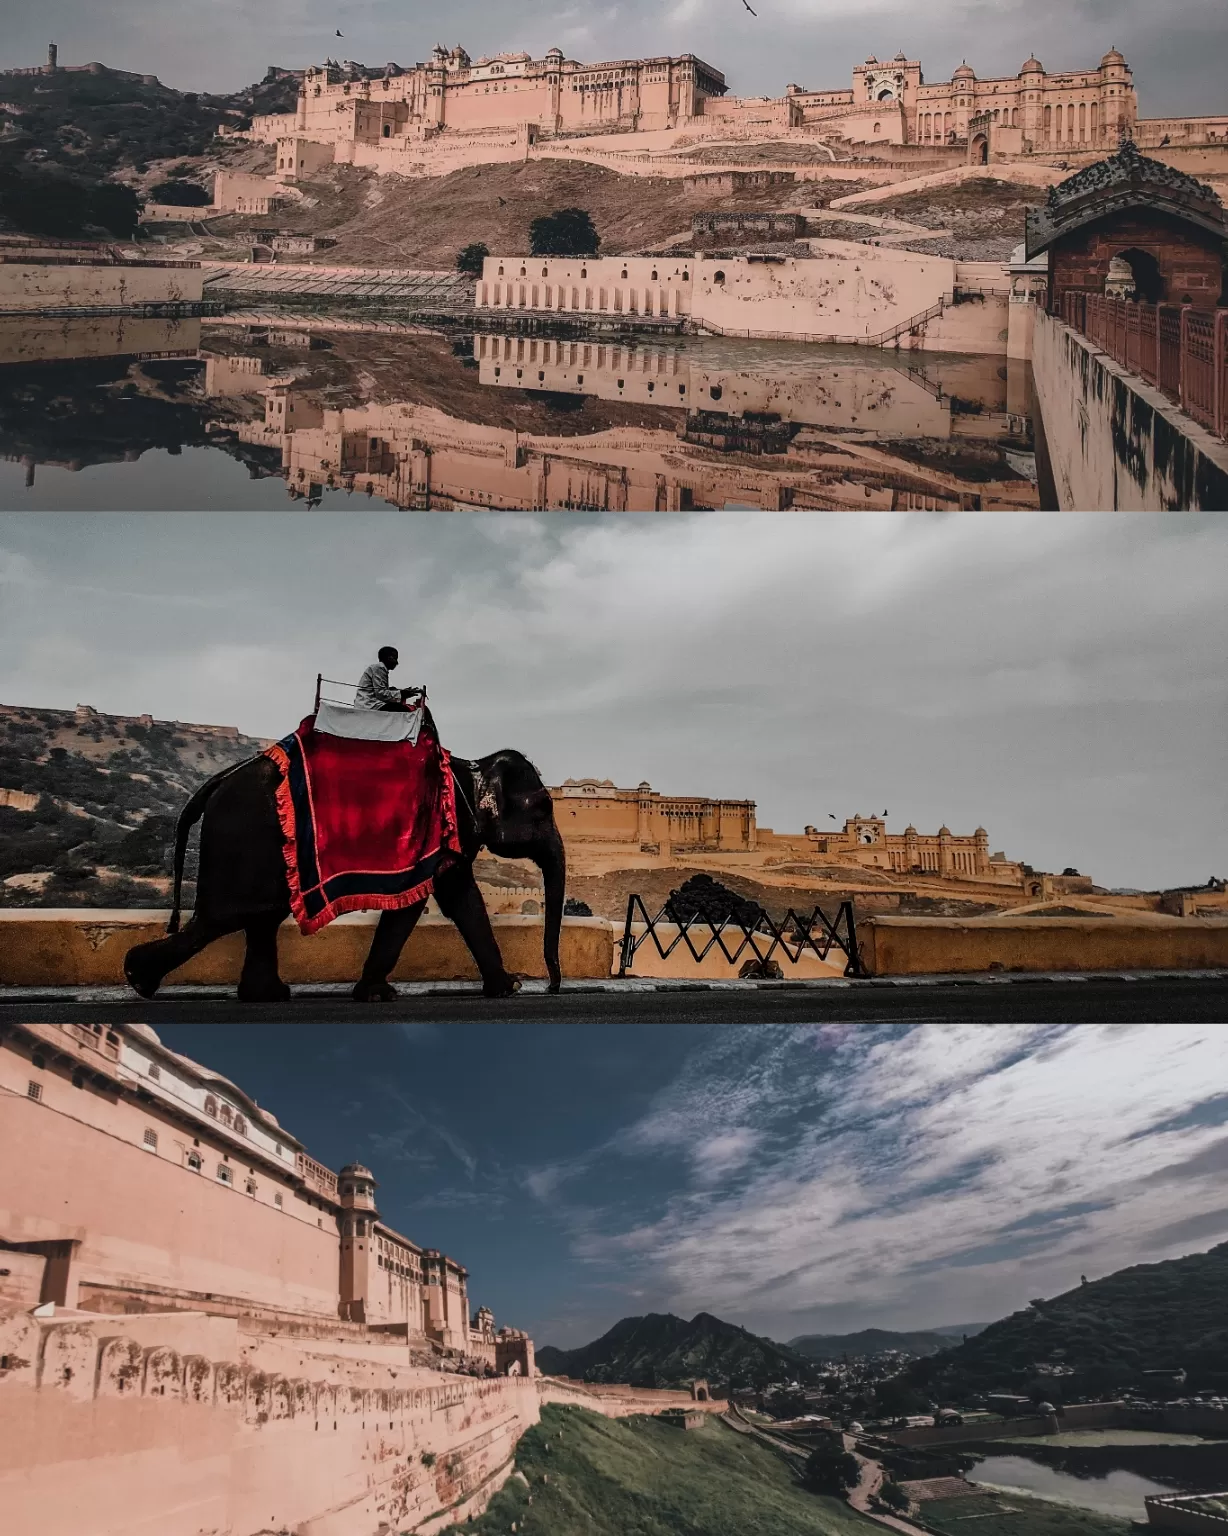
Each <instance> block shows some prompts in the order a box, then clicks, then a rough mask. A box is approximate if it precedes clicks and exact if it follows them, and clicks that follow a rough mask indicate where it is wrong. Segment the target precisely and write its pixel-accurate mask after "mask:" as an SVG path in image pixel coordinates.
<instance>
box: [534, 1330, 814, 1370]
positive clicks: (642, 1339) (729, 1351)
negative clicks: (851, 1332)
mask: <svg viewBox="0 0 1228 1536" xmlns="http://www.w3.org/2000/svg"><path fill="white" fill-rule="evenodd" d="M537 1363H538V1365H539V1366H540V1368H541V1369H542V1370H543V1371H544V1372H545V1373H546V1374H547V1375H551V1376H572V1377H575V1378H576V1379H577V1380H581V1381H611V1382H629V1383H631V1384H632V1385H633V1386H648V1387H654V1386H655V1387H685V1386H687V1385H689V1384H690V1382H692V1381H693V1380H695V1378H696V1377H704V1378H706V1379H707V1380H708V1381H709V1382H710V1383H711V1384H712V1386H713V1388H714V1389H718V1388H719V1389H724V1388H725V1387H727V1386H753V1387H760V1386H765V1385H767V1384H768V1383H769V1382H774V1381H796V1380H804V1379H808V1378H810V1377H812V1376H813V1375H814V1369H815V1368H814V1366H813V1364H812V1363H811V1362H810V1361H809V1360H806V1359H804V1358H803V1357H802V1356H801V1355H798V1354H795V1353H794V1352H793V1351H792V1350H791V1349H788V1348H786V1347H785V1346H784V1345H783V1344H775V1343H773V1342H772V1340H771V1339H762V1338H759V1337H757V1336H756V1335H755V1334H753V1333H748V1332H747V1331H746V1329H745V1328H736V1327H735V1326H734V1325H733V1324H732V1323H725V1322H722V1321H721V1319H720V1318H719V1317H713V1316H712V1314H711V1313H710V1312H699V1313H697V1314H696V1316H694V1317H693V1318H692V1319H691V1321H690V1322H689V1323H688V1322H687V1321H686V1320H685V1319H684V1318H681V1317H675V1316H674V1315H673V1313H671V1312H650V1313H648V1315H647V1316H646V1317H624V1318H622V1319H621V1320H620V1321H619V1322H617V1323H615V1324H614V1326H613V1328H611V1329H610V1331H609V1332H608V1333H604V1334H602V1336H601V1338H599V1339H594V1340H593V1342H592V1343H591V1344H585V1345H582V1346H581V1347H580V1348H579V1349H555V1348H554V1347H553V1345H550V1344H547V1345H545V1346H543V1348H541V1349H539V1350H538V1351H537Z"/></svg>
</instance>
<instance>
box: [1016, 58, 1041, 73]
mask: <svg viewBox="0 0 1228 1536" xmlns="http://www.w3.org/2000/svg"><path fill="white" fill-rule="evenodd" d="M1044 72H1045V66H1044V65H1043V64H1042V63H1041V62H1040V60H1039V59H1038V58H1037V57H1036V55H1035V54H1033V55H1032V57H1031V58H1030V59H1025V60H1024V64H1023V68H1022V69H1021V70H1020V71H1019V73H1020V74H1021V75H1043V74H1044Z"/></svg>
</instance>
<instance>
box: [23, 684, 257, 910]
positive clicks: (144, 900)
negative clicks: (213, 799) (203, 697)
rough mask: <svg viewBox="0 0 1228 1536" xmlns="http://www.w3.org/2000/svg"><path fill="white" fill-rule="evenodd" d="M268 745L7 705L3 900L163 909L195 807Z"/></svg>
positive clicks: (228, 732)
mask: <svg viewBox="0 0 1228 1536" xmlns="http://www.w3.org/2000/svg"><path fill="white" fill-rule="evenodd" d="M262 745H263V743H262V742H259V741H257V740H255V739H254V738H253V737H250V736H242V735H240V734H239V732H238V731H235V730H233V729H232V728H228V727H225V726H207V725H189V724H186V723H185V722H182V721H178V720H174V721H171V720H153V719H151V718H150V717H149V716H147V715H146V716H141V717H139V718H133V717H130V716H117V715H101V714H98V713H97V712H95V711H93V710H90V709H89V708H88V706H82V707H80V708H79V709H78V710H76V711H73V710H66V709H32V708H21V707H19V706H13V705H0V905H7V906H53V907H58V906H161V905H162V904H163V903H164V901H165V896H166V892H167V891H168V890H169V871H170V867H171V866H170V859H171V849H172V845H173V843H174V835H175V820H176V817H177V816H178V814H179V811H180V809H181V808H182V806H183V803H184V801H185V800H186V799H187V797H188V795H189V794H190V793H191V792H192V790H193V789H195V788H196V787H197V786H198V785H199V784H202V783H203V782H204V781H205V779H207V778H208V777H209V776H210V775H211V774H213V773H216V772H217V771H218V769H219V768H224V767H227V766H228V765H229V764H231V763H236V762H241V761H242V760H243V759H244V758H245V757H250V756H251V755H252V754H253V753H255V752H258V751H259V750H260V748H261V746H262Z"/></svg>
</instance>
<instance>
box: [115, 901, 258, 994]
mask: <svg viewBox="0 0 1228 1536" xmlns="http://www.w3.org/2000/svg"><path fill="white" fill-rule="evenodd" d="M233 931H234V929H233V928H228V927H223V926H219V925H215V924H209V923H198V922H197V921H196V919H195V918H193V919H192V920H191V921H190V922H188V923H185V924H184V926H183V928H181V929H180V931H179V932H178V933H172V934H168V935H167V937H166V938H164V939H153V940H151V941H150V942H149V943H148V944H136V945H134V946H133V947H132V948H131V949H130V950H129V951H128V953H127V954H126V955H125V956H124V975H125V976H126V977H127V978H128V985H129V986H130V987H131V988H132V990H133V991H134V992H137V993H139V994H140V996H141V997H153V995H154V993H155V992H157V990H158V988H159V987H160V986H161V985H162V982H163V979H164V978H165V977H166V976H167V975H169V973H170V972H171V971H174V970H178V968H179V967H180V966H181V965H186V964H187V962H188V961H189V960H190V959H191V958H192V956H193V955H197V954H199V953H200V951H201V950H202V949H204V947H205V946H206V944H212V943H213V941H214V939H220V938H221V937H222V936H223V934H227V933H232V932H233Z"/></svg>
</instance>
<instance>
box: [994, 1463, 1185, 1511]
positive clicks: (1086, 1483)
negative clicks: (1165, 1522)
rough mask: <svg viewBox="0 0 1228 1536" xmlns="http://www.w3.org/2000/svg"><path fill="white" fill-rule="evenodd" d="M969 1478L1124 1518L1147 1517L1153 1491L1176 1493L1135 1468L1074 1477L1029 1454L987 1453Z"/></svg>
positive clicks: (1007, 1490) (1004, 1488)
mask: <svg viewBox="0 0 1228 1536" xmlns="http://www.w3.org/2000/svg"><path fill="white" fill-rule="evenodd" d="M967 1476H968V1480H969V1482H974V1483H979V1484H980V1485H981V1486H982V1487H986V1488H995V1489H1000V1490H1002V1491H1004V1492H1007V1493H1026V1494H1031V1495H1032V1497H1034V1498H1038V1499H1050V1500H1052V1501H1053V1502H1055V1503H1058V1504H1074V1505H1076V1506H1077V1507H1078V1508H1079V1509H1091V1510H1095V1511H1096V1512H1097V1513H1098V1514H1102V1515H1116V1516H1117V1517H1118V1518H1119V1519H1122V1520H1144V1519H1146V1517H1147V1511H1146V1507H1145V1505H1144V1503H1143V1500H1144V1499H1145V1498H1146V1497H1147V1496H1148V1495H1149V1494H1156V1493H1172V1492H1173V1490H1172V1488H1166V1487H1165V1486H1164V1485H1163V1484H1162V1483H1153V1482H1152V1481H1151V1480H1150V1479H1149V1478H1146V1477H1139V1476H1138V1474H1137V1473H1135V1472H1124V1471H1120V1470H1117V1471H1113V1472H1110V1473H1109V1474H1108V1475H1107V1476H1106V1477H1073V1476H1072V1475H1071V1474H1070V1473H1069V1472H1057V1471H1055V1470H1054V1469H1053V1468H1052V1467H1046V1466H1044V1465H1042V1463H1040V1462H1038V1461H1031V1460H1029V1458H1028V1457H1026V1456H986V1457H985V1459H984V1460H983V1461H980V1462H978V1463H977V1465H976V1466H975V1467H973V1469H972V1471H971V1472H969V1473H968V1474H967Z"/></svg>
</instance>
